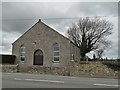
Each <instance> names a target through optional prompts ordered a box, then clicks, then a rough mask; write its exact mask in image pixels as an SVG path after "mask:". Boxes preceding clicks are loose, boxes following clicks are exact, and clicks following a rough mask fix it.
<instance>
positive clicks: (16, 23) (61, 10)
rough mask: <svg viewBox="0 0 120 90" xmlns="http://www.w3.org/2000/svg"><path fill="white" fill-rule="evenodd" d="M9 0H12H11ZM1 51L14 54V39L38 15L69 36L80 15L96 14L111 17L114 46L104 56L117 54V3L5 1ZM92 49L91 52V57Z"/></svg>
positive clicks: (111, 37)
mask: <svg viewBox="0 0 120 90" xmlns="http://www.w3.org/2000/svg"><path fill="white" fill-rule="evenodd" d="M8 1H9V0H8ZM0 7H2V18H1V19H2V24H0V27H1V28H2V30H0V33H1V34H2V35H0V39H2V43H1V44H0V49H1V51H0V54H12V43H13V42H14V41H15V40H16V39H18V38H19V37H20V36H21V35H22V34H23V33H24V32H25V31H27V30H28V29H29V28H30V27H31V26H32V25H34V24H35V23H36V22H37V21H38V20H39V19H41V20H42V21H43V22H44V23H46V24H47V25H49V26H50V27H52V28H53V29H55V30H56V31H58V32H59V33H61V34H62V35H64V36H66V32H67V29H68V28H69V27H70V26H71V25H72V23H76V22H78V20H79V19H80V17H95V16H102V18H104V19H106V20H108V21H110V22H111V23H112V24H113V25H114V27H113V30H112V32H113V34H112V35H111V36H109V37H107V38H108V40H111V42H112V47H111V48H110V49H108V50H107V51H105V54H104V57H108V58H118V3H117V2H7V1H6V2H2V5H1V4H0ZM92 54H93V52H90V53H89V54H88V55H89V56H90V57H92Z"/></svg>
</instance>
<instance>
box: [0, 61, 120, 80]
mask: <svg viewBox="0 0 120 90" xmlns="http://www.w3.org/2000/svg"><path fill="white" fill-rule="evenodd" d="M2 72H20V73H34V74H50V75H63V76H87V77H108V78H120V77H119V73H120V71H115V70H113V69H111V68H109V67H107V66H106V65H103V64H102V63H101V62H88V63H83V62H81V63H76V62H71V63H70V65H69V66H68V67H45V66H26V65H20V66H18V65H2Z"/></svg>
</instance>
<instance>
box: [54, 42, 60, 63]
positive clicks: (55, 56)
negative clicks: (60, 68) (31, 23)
mask: <svg viewBox="0 0 120 90" xmlns="http://www.w3.org/2000/svg"><path fill="white" fill-rule="evenodd" d="M55 44H57V45H58V46H56V45H55ZM55 47H58V48H59V49H58V50H55V49H54V48H55ZM52 48H53V49H52V50H53V62H54V63H59V62H60V45H59V44H58V43H54V44H53V46H52ZM56 52H58V53H59V55H54V53H56ZM55 58H58V59H59V60H58V61H56V60H55Z"/></svg>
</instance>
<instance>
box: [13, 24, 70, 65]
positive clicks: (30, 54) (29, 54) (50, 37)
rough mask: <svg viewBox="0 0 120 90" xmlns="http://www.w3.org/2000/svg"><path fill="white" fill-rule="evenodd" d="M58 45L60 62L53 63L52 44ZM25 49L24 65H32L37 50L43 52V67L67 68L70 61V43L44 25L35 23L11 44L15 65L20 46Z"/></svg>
mask: <svg viewBox="0 0 120 90" xmlns="http://www.w3.org/2000/svg"><path fill="white" fill-rule="evenodd" d="M54 43H58V44H59V45H60V62H59V63H53V44H54ZM23 44H24V46H25V47H26V48H25V50H26V53H25V62H24V64H26V65H33V60H34V52H35V51H36V50H37V49H41V50H42V51H43V66H46V67H51V66H55V67H56V66H58V67H63V66H67V65H68V62H69V60H70V41H69V40H68V39H67V38H65V37H64V36H62V35H61V34H59V33H58V32H56V31H55V30H53V29H52V28H50V27H49V26H47V25H46V24H44V23H43V22H38V23H36V24H35V25H34V26H33V27H31V28H30V29H29V30H28V31H27V32H26V33H24V34H23V35H22V36H21V37H20V38H19V39H18V40H17V41H15V42H14V43H13V47H12V54H13V55H16V63H19V61H20V56H19V55H20V54H19V52H20V46H21V45H23Z"/></svg>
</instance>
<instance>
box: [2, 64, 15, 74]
mask: <svg viewBox="0 0 120 90" xmlns="http://www.w3.org/2000/svg"><path fill="white" fill-rule="evenodd" d="M1 67H2V69H1V71H2V72H9V73H15V72H17V65H1Z"/></svg>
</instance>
